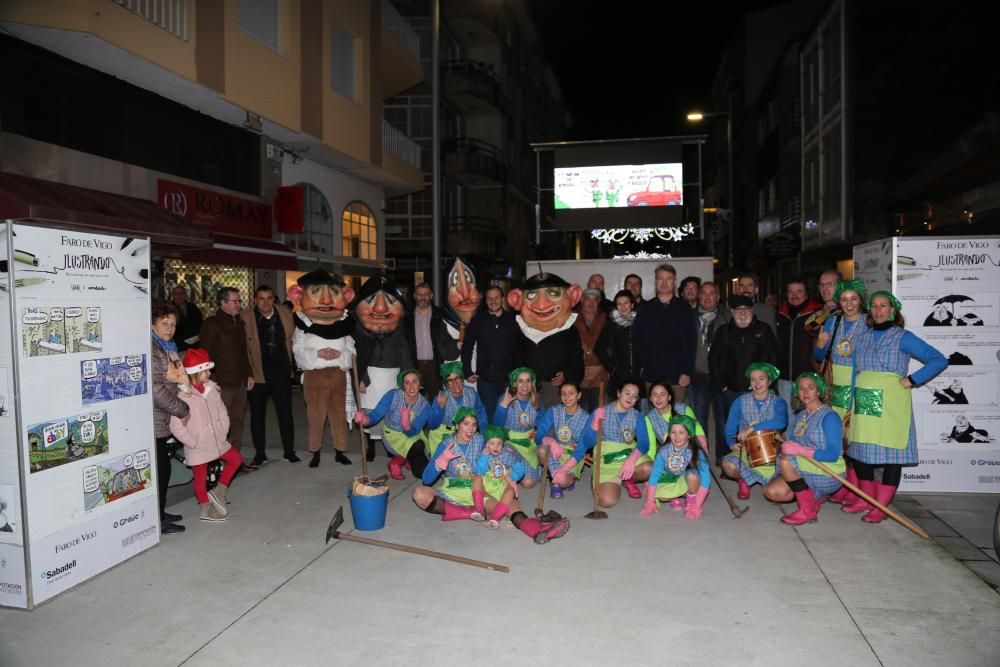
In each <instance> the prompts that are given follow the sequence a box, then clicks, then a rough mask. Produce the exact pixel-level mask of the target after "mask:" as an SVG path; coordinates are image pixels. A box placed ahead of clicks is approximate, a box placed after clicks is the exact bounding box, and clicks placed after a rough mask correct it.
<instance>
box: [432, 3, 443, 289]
mask: <svg viewBox="0 0 1000 667" xmlns="http://www.w3.org/2000/svg"><path fill="white" fill-rule="evenodd" d="M431 35H432V37H431V188H432V190H431V211H432V215H431V286H432V287H433V289H434V303H436V304H437V305H441V121H440V116H441V0H434V2H433V3H432V9H431Z"/></svg>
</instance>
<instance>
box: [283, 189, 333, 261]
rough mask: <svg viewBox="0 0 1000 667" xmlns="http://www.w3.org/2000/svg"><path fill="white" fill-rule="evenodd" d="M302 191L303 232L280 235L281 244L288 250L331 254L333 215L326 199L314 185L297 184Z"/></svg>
mask: <svg viewBox="0 0 1000 667" xmlns="http://www.w3.org/2000/svg"><path fill="white" fill-rule="evenodd" d="M299 185H300V186H301V187H302V189H303V190H304V194H305V197H304V200H305V201H304V203H305V225H304V227H305V231H303V232H302V233H301V234H282V235H281V236H282V239H281V240H282V242H283V243H284V244H285V245H287V246H288V247H289V248H294V249H295V250H304V251H306V252H311V253H316V254H320V255H332V254H333V214H332V213H330V205H329V204H328V203H327V201H326V197H324V196H323V193H322V192H320V191H319V189H318V188H317V187H316V186H315V185H311V184H309V183H299Z"/></svg>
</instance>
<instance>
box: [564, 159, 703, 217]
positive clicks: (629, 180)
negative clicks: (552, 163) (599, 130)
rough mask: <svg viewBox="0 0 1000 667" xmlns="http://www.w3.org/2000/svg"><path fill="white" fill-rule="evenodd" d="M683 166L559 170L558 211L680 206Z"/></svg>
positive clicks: (682, 190)
mask: <svg viewBox="0 0 1000 667" xmlns="http://www.w3.org/2000/svg"><path fill="white" fill-rule="evenodd" d="M681 171H682V169H681V163H680V162H666V163H659V164H615V165H600V166H578V167H556V169H555V181H554V192H555V209H556V210H557V211H558V210H563V209H595V208H597V209H600V208H625V207H630V206H680V205H682V204H683V203H684V188H683V185H682V184H683V182H684V181H683V179H682V178H681Z"/></svg>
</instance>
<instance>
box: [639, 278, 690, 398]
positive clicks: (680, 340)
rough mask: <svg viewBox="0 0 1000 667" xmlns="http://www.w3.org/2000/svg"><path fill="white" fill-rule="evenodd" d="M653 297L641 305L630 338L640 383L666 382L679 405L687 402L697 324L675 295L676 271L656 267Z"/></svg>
mask: <svg viewBox="0 0 1000 667" xmlns="http://www.w3.org/2000/svg"><path fill="white" fill-rule="evenodd" d="M654 275H655V277H656V297H655V298H653V299H650V300H649V301H645V302H643V304H642V305H641V306H639V310H638V311H637V313H636V316H635V324H634V325H633V331H632V336H633V340H634V341H635V350H636V353H637V354H638V355H639V364H640V367H641V368H642V379H643V380H645V382H646V386H647V388H648V386H649V384H650V383H652V382H667V383H669V384H670V389H671V391H672V392H673V394H674V398H675V399H676V400H678V401H685V400H687V388H688V386H689V385H690V384H691V378H692V377H693V376H694V359H695V354H696V353H697V351H698V321H697V318H696V317H695V312H694V311H693V310H692V309H691V306H689V305H688V304H687V302H686V301H684V299H681V298H679V297H677V295H676V294H674V285H675V284H676V281H677V270H676V269H675V268H674V267H673V266H671V265H670V264H661V265H660V266H658V267H656V272H655V274H654Z"/></svg>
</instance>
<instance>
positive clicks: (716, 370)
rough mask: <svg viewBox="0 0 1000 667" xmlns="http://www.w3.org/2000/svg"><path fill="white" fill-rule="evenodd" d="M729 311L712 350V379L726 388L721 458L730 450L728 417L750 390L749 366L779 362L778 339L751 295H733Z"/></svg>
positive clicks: (718, 445) (719, 423)
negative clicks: (758, 312)
mask: <svg viewBox="0 0 1000 667" xmlns="http://www.w3.org/2000/svg"><path fill="white" fill-rule="evenodd" d="M729 311H730V312H731V313H732V316H733V319H732V321H731V322H729V323H728V324H724V325H723V326H721V327H719V328H717V329H716V331H715V337H714V338H713V340H712V347H711V349H710V350H709V353H708V367H709V370H710V372H711V375H712V383H713V384H714V385H715V387H716V389H718V390H720V391H722V407H723V409H722V410H721V412H720V414H716V416H715V417H716V419H715V426H716V439H715V454H716V457H717V458H721V457H722V456H724V455H725V454H728V453H729V446H728V445H727V444H726V435H725V434H726V418H727V417H728V416H729V409H730V408H731V407H732V405H733V403H735V402H736V399H737V398H739V397H740V394H743V393H746V392H747V390H748V389H747V380H746V378H745V377H744V373H745V372H746V369H747V366H749V365H750V364H752V363H754V362H757V361H765V362H767V363H769V364H775V365H777V364H778V340H777V338H775V336H774V332H773V331H771V327H769V326H767V325H766V324H764V323H763V322H759V321H758V320H757V318H755V317H754V314H753V301H751V300H750V297H747V296H742V295H737V296H733V297H731V298H730V299H729Z"/></svg>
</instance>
